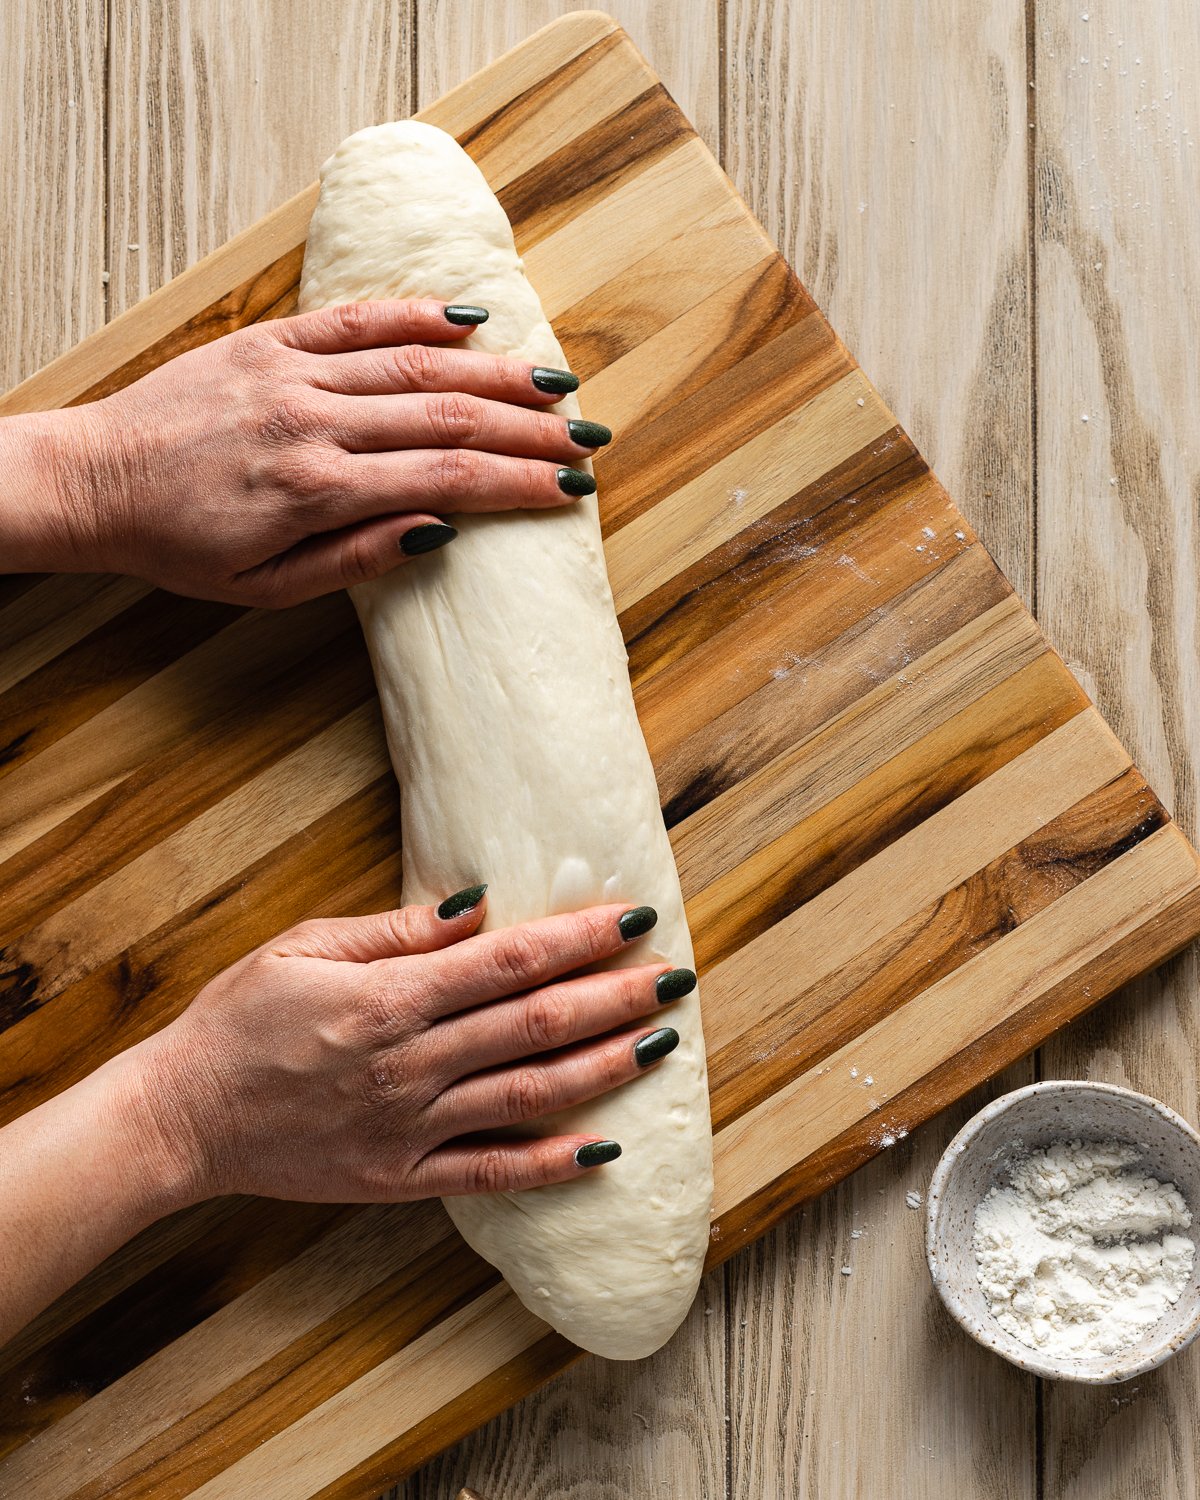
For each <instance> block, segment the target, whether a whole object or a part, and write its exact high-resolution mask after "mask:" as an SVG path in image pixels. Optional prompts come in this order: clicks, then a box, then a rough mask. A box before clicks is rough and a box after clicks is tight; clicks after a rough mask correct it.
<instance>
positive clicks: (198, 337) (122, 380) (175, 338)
mask: <svg viewBox="0 0 1200 1500" xmlns="http://www.w3.org/2000/svg"><path fill="white" fill-rule="evenodd" d="M303 264H304V246H303V245H297V246H296V247H295V248H294V249H292V250H288V251H286V252H285V253H284V254H283V255H281V256H280V257H279V258H278V259H277V260H273V261H272V262H271V264H270V265H269V266H265V267H264V268H263V269H262V270H261V271H259V272H257V273H256V274H255V275H253V276H248V277H247V278H246V280H245V281H243V282H242V283H241V284H240V285H238V286H235V287H234V288H233V290H232V291H229V292H226V294H225V295H224V296H223V297H221V298H219V299H218V300H217V301H216V302H213V303H211V304H210V305H209V306H208V307H205V308H203V309H201V311H200V312H198V313H196V315H195V316H194V317H192V318H189V319H188V321H187V322H186V323H181V324H180V325H179V327H178V328H173V329H172V330H171V332H170V333H167V334H164V335H163V337H162V338H161V339H157V340H156V341H155V342H154V343H153V344H151V345H150V346H149V347H148V348H146V349H143V350H142V352H141V353H140V354H137V355H135V356H134V358H133V359H130V360H127V361H126V362H125V363H124V364H123V365H120V366H118V368H117V369H115V370H113V371H112V372H111V374H109V375H106V376H105V377H104V378H103V379H102V380H98V381H96V383H95V384H94V385H91V386H89V387H88V388H87V390H86V391H83V392H82V393H81V394H80V395H78V396H76V397H75V398H74V399H73V400H71V401H69V402H68V403H67V404H68V405H69V406H82V405H83V403H84V402H85V401H96V400H98V399H99V398H100V397H101V396H109V395H111V394H112V392H113V391H119V390H122V389H123V388H124V387H125V386H127V385H132V384H133V382H134V381H135V380H140V379H141V377H142V376H143V375H148V374H149V373H150V371H151V370H154V369H157V368H158V366H159V365H162V364H165V363H166V362H167V360H169V359H174V358H175V357H176V355H179V354H183V353H185V352H186V351H187V350H188V349H197V348H199V346H200V345H201V344H211V343H212V341H213V339H219V338H220V337H221V336H222V334H226V333H233V331H234V330H235V329H237V328H245V327H246V325H247V324H248V323H257V322H259V321H261V320H262V319H264V318H268V317H277V316H279V311H278V309H279V306H280V304H281V301H282V302H286V299H287V297H288V296H289V294H290V295H291V296H292V297H293V298H294V296H295V292H296V289H297V287H298V286H299V284H300V268H301V266H302V265H303ZM293 305H294V303H293Z"/></svg>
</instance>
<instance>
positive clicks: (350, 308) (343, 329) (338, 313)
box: [329, 302, 371, 343]
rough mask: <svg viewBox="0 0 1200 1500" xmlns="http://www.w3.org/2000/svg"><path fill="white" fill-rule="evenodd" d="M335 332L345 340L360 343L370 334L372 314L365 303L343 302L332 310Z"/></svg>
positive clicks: (331, 316)
mask: <svg viewBox="0 0 1200 1500" xmlns="http://www.w3.org/2000/svg"><path fill="white" fill-rule="evenodd" d="M329 316H330V319H331V320H332V321H333V324H334V328H335V330H336V331H337V332H338V333H340V334H342V335H343V336H344V337H345V338H347V339H349V340H351V341H353V342H356V343H357V342H359V341H361V340H362V339H364V338H365V337H366V336H367V334H368V333H369V332H370V328H371V312H370V308H369V307H368V305H367V304H366V303H365V302H343V303H342V304H341V306H340V307H334V308H331V309H330V313H329Z"/></svg>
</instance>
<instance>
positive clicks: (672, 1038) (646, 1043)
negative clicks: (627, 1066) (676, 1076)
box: [633, 1026, 679, 1068]
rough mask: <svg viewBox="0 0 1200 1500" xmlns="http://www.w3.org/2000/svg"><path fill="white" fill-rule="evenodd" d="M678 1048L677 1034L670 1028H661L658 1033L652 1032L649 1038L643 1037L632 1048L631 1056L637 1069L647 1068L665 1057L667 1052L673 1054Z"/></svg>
mask: <svg viewBox="0 0 1200 1500" xmlns="http://www.w3.org/2000/svg"><path fill="white" fill-rule="evenodd" d="M678 1046H679V1033H678V1032H677V1031H676V1030H675V1029H674V1027H672V1026H663V1027H660V1029H659V1030H658V1031H652V1032H651V1033H650V1035H649V1036H644V1037H643V1038H642V1039H641V1041H640V1042H638V1043H637V1045H636V1046H635V1047H634V1049H633V1055H634V1058H635V1059H636V1061H637V1065H638V1067H639V1068H648V1067H649V1066H650V1064H651V1063H652V1062H657V1061H658V1060H659V1058H660V1057H666V1055H667V1053H668V1052H674V1050H675V1048H676V1047H678Z"/></svg>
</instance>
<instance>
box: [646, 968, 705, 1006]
mask: <svg viewBox="0 0 1200 1500" xmlns="http://www.w3.org/2000/svg"><path fill="white" fill-rule="evenodd" d="M695 988H696V976H695V975H694V974H693V973H692V971H691V969H668V970H667V972H666V973H665V974H660V975H659V976H658V978H657V979H656V980H655V981H654V993H655V994H656V995H657V996H658V1003H659V1004H660V1005H666V1004H667V1003H668V1002H669V1001H671V1000H682V999H683V997H684V996H685V995H690V994H691V993H692V991H693V990H694V989H695Z"/></svg>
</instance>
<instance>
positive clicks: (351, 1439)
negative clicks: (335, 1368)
mask: <svg viewBox="0 0 1200 1500" xmlns="http://www.w3.org/2000/svg"><path fill="white" fill-rule="evenodd" d="M547 1331H548V1330H547V1328H546V1325H545V1323H543V1322H541V1320H540V1319H538V1318H535V1317H534V1316H533V1314H532V1313H531V1312H528V1311H526V1309H525V1308H524V1307H522V1306H521V1304H520V1303H519V1302H518V1301H517V1299H516V1297H515V1296H514V1294H513V1293H512V1292H510V1291H509V1289H508V1288H507V1287H506V1286H504V1285H503V1284H501V1285H500V1286H496V1287H493V1288H492V1289H491V1290H490V1291H487V1292H485V1293H484V1294H483V1296H482V1297H478V1298H476V1299H475V1300H474V1301H473V1302H472V1303H470V1305H469V1306H467V1307H465V1308H463V1309H462V1311H461V1312H458V1313H455V1314H454V1315H453V1316H452V1317H449V1318H446V1319H445V1320H444V1321H443V1322H441V1323H439V1324H438V1325H437V1326H436V1327H435V1328H432V1329H430V1331H429V1332H428V1333H427V1334H425V1335H424V1336H423V1337H421V1338H419V1339H417V1340H416V1341H415V1342H414V1343H411V1344H409V1345H408V1347H407V1348H405V1349H402V1350H401V1351H400V1352H399V1353H398V1354H394V1355H392V1357H391V1358H390V1359H386V1360H384V1361H382V1363H380V1364H378V1365H377V1366H376V1367H375V1368H374V1369H373V1370H372V1371H371V1372H370V1373H369V1374H367V1375H363V1376H362V1377H360V1379H358V1380H356V1381H355V1382H354V1383H353V1384H352V1385H348V1386H347V1387H346V1388H345V1389H344V1390H342V1391H339V1392H338V1393H337V1395H335V1396H332V1397H330V1399H329V1400H328V1401H326V1402H324V1403H323V1404H322V1405H321V1406H318V1407H317V1408H316V1410H315V1411H311V1412H309V1413H308V1415H307V1416H304V1417H301V1418H300V1420H299V1421H298V1422H293V1423H292V1425H291V1426H290V1427H288V1428H287V1429H286V1430H285V1431H283V1432H281V1433H279V1434H278V1436H276V1437H273V1438H269V1439H268V1440H267V1441H266V1442H265V1443H263V1444H262V1446H261V1447H259V1448H256V1449H255V1450H254V1452H253V1453H250V1454H247V1456H246V1457H245V1458H242V1459H239V1460H238V1462H237V1463H234V1464H231V1465H230V1466H229V1468H227V1469H226V1470H225V1471H224V1472H223V1473H222V1474H220V1475H218V1476H217V1478H215V1479H212V1480H209V1482H208V1483H207V1484H202V1485H201V1486H200V1488H199V1489H197V1490H192V1491H189V1496H190V1500H246V1497H247V1496H250V1495H253V1496H254V1497H255V1500H296V1497H297V1495H298V1494H308V1495H311V1494H314V1493H315V1492H316V1491H317V1490H318V1489H320V1487H321V1486H322V1485H325V1484H329V1483H332V1481H333V1480H335V1479H337V1478H338V1476H339V1475H341V1474H344V1473H345V1472H346V1471H347V1469H351V1468H353V1467H354V1465H355V1464H357V1463H361V1462H362V1460H363V1459H364V1458H367V1457H369V1456H370V1455H371V1454H372V1453H374V1452H376V1451H377V1450H378V1449H380V1448H382V1447H384V1445H385V1444H387V1443H389V1442H391V1441H393V1440H394V1439H395V1436H396V1433H397V1432H399V1431H404V1430H409V1429H411V1428H413V1427H415V1426H416V1425H417V1423H418V1422H420V1421H422V1420H423V1419H424V1418H425V1417H428V1416H431V1415H432V1414H433V1413H434V1412H435V1411H437V1410H439V1408H441V1407H443V1406H445V1405H446V1404H447V1403H448V1402H450V1401H452V1400H453V1399H454V1397H455V1396H458V1395H461V1394H462V1392H463V1391H467V1390H470V1388H471V1386H472V1385H473V1384H474V1383H475V1382H476V1381H478V1380H482V1379H483V1378H484V1376H486V1375H488V1374H490V1373H491V1371H492V1370H494V1369H496V1368H497V1367H498V1366H500V1365H502V1364H504V1363H506V1362H507V1361H508V1360H510V1359H513V1358H515V1357H516V1356H517V1355H518V1354H520V1353H521V1352H522V1351H523V1350H525V1349H528V1348H529V1347H530V1346H531V1345H533V1344H535V1343H537V1341H538V1340H539V1339H541V1338H544V1337H545V1335H546V1333H547ZM299 1474H302V1475H303V1478H302V1479H299V1480H298V1478H297V1476H298V1475H299ZM34 1500H39V1497H34ZM47 1500H49V1492H47Z"/></svg>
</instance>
